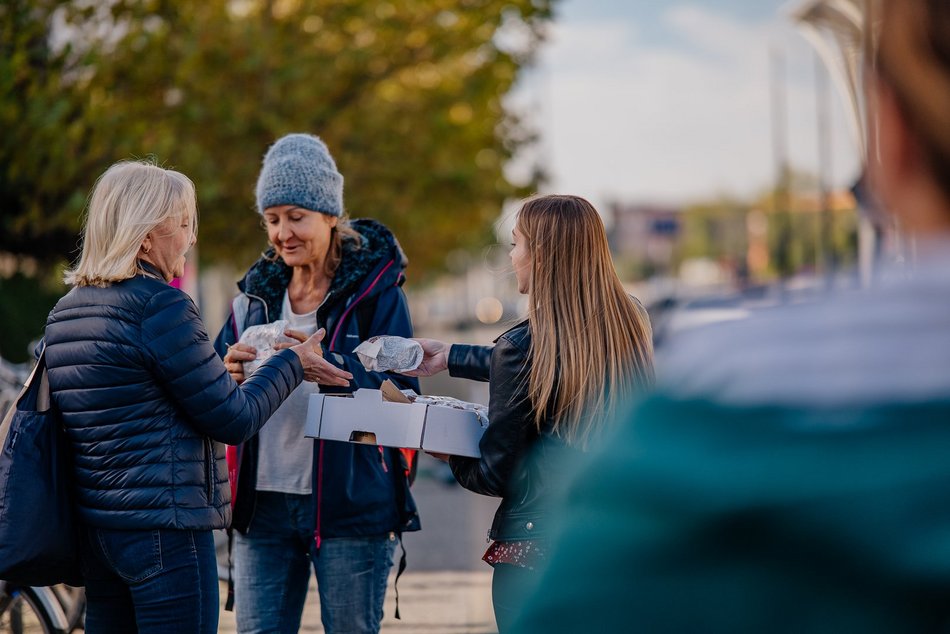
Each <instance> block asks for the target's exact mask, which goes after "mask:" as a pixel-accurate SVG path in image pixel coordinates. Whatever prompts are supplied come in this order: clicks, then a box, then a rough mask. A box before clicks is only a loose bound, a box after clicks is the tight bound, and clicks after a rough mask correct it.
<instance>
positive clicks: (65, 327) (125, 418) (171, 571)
mask: <svg viewBox="0 0 950 634" xmlns="http://www.w3.org/2000/svg"><path fill="white" fill-rule="evenodd" d="M195 222H196V206H195V190H194V185H193V184H192V183H191V181H190V180H189V179H188V178H187V177H185V176H184V175H182V174H180V173H178V172H174V171H171V170H166V169H163V168H160V167H157V166H155V165H152V164H149V163H144V162H121V163H117V164H115V165H113V166H112V167H111V168H109V169H108V170H107V171H106V172H105V173H104V174H103V175H102V176H101V177H100V178H99V180H98V181H97V183H96V186H95V189H94V190H93V193H92V196H91V198H90V202H89V209H88V217H87V220H86V225H85V227H84V230H83V246H82V253H81V256H80V259H79V262H78V264H77V265H76V267H75V268H74V269H72V270H70V271H69V272H67V274H66V282H67V283H69V284H71V285H73V286H74V288H73V289H72V290H71V291H70V292H69V293H67V294H66V296H65V297H63V298H62V299H61V300H60V301H59V303H57V305H56V306H55V308H53V311H52V312H51V313H50V316H49V320H48V322H47V325H46V334H45V345H46V363H47V367H48V368H49V381H50V387H51V390H52V395H53V401H54V403H55V405H56V406H57V407H58V408H59V409H60V410H61V411H62V417H63V422H64V425H65V427H66V431H67V434H68V436H69V438H70V440H71V442H72V447H73V450H74V462H75V483H76V491H77V500H78V505H79V513H80V517H81V520H82V531H83V536H82V541H81V544H82V546H81V548H82V556H83V573H84V576H85V583H86V597H87V615H86V631H87V632H89V634H97V633H99V632H135V631H138V632H174V633H175V634H182V633H184V632H215V631H216V630H217V623H218V610H219V607H218V581H217V574H216V563H215V556H214V542H213V539H212V533H211V530H212V529H216V528H224V527H226V526H227V525H228V523H229V522H230V488H229V486H228V475H227V468H226V466H225V461H224V446H223V445H222V444H221V443H238V442H241V441H243V440H246V439H247V438H249V437H251V436H252V435H254V434H255V433H257V431H258V430H259V429H260V427H261V426H262V425H263V424H264V422H265V421H267V419H268V418H269V417H270V416H271V414H272V413H273V412H274V410H276V409H277V407H278V406H279V405H280V403H281V402H282V401H283V400H284V399H285V398H286V397H287V396H288V395H289V394H290V393H291V392H292V391H293V389H294V388H295V387H297V385H298V384H299V383H300V382H301V381H302V380H310V381H319V382H320V383H322V384H332V385H347V384H348V379H349V378H350V376H349V374H348V373H346V372H344V371H342V370H339V369H337V368H335V367H334V366H332V365H330V364H329V363H327V362H326V361H325V360H324V359H323V358H322V357H321V356H320V348H319V345H318V342H319V340H320V338H321V337H322V332H318V333H316V334H315V335H314V336H313V337H312V338H310V339H309V340H307V341H306V342H304V343H301V344H298V345H296V346H293V347H292V348H290V349H285V350H281V351H280V352H278V353H277V354H276V355H274V356H273V357H272V358H271V359H269V360H268V361H266V362H265V363H264V364H263V366H262V367H261V368H260V369H259V370H258V372H256V373H255V374H254V375H252V376H251V377H249V378H248V380H247V381H245V382H244V384H243V385H241V386H238V385H237V384H236V383H235V382H234V380H233V379H232V378H231V377H230V376H229V375H228V373H227V371H226V370H225V367H224V364H223V363H222V362H221V360H220V359H219V357H218V355H217V354H215V351H214V349H213V348H212V345H211V342H210V341H209V340H208V336H207V334H206V333H205V330H204V327H203V325H202V323H201V320H200V318H199V316H198V311H197V309H196V307H195V305H194V303H192V301H191V299H190V298H189V297H188V296H187V295H186V294H184V293H183V292H182V291H180V290H178V289H176V288H174V287H172V286H169V284H168V282H170V281H171V280H172V279H173V278H175V277H180V276H181V275H182V273H183V268H184V263H185V253H186V252H187V251H188V250H189V249H190V248H191V246H192V245H193V244H194V243H195V236H196V227H195Z"/></svg>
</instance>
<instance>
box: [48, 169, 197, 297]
mask: <svg viewBox="0 0 950 634" xmlns="http://www.w3.org/2000/svg"><path fill="white" fill-rule="evenodd" d="M197 215H198V212H197V204H196V201H195V186H194V183H192V182H191V180H190V179H189V178H188V177H187V176H185V175H184V174H181V173H179V172H176V171H174V170H169V169H165V168H163V167H159V166H157V165H155V164H154V163H151V162H148V161H120V162H118V163H116V164H114V165H113V166H112V167H110V168H109V169H107V170H106V171H105V172H104V173H103V174H102V176H100V177H99V179H98V180H97V181H96V184H95V187H93V190H92V195H91V196H90V197H89V205H88V208H87V212H86V219H85V223H84V224H83V230H82V251H81V253H80V255H79V262H78V263H77V264H76V266H75V267H74V268H72V269H70V270H68V271H66V274H65V276H64V278H63V279H64V281H65V282H66V283H67V284H73V285H75V286H109V285H110V284H112V283H114V282H121V281H122V280H126V279H129V278H130V277H134V276H135V275H137V274H138V273H139V272H140V271H141V267H140V265H139V262H138V254H139V249H140V248H141V246H142V241H143V240H145V236H146V235H147V234H148V233H149V232H150V231H153V230H154V229H156V228H157V227H158V226H159V225H161V224H163V223H164V222H165V221H166V220H168V219H169V218H174V217H187V218H188V219H189V220H191V221H192V223H191V224H192V227H193V230H194V231H197V230H198V226H197V225H198V223H197Z"/></svg>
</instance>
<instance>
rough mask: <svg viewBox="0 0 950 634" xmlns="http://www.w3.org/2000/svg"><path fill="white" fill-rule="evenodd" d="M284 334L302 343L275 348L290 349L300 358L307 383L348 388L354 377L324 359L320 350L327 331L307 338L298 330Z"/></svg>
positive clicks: (322, 330)
mask: <svg viewBox="0 0 950 634" xmlns="http://www.w3.org/2000/svg"><path fill="white" fill-rule="evenodd" d="M284 334H285V335H287V336H288V337H292V338H293V339H296V340H297V341H300V342H301V343H298V344H297V345H291V344H289V343H287V344H277V345H276V346H274V347H275V348H280V349H283V348H290V349H291V350H293V351H294V352H296V353H297V356H298V357H300V363H301V364H302V365H303V378H304V380H305V381H312V382H314V383H318V384H320V385H335V386H338V387H347V386H349V384H350V380H351V379H352V378H353V375H352V374H350V373H349V372H347V371H346V370H341V369H340V368H338V367H336V366H335V365H333V364H332V363H330V362H329V361H327V360H326V359H324V358H323V350H322V349H321V348H320V342H321V341H323V337H324V336H325V335H326V334H327V331H326V329H324V328H321V329H320V330H318V331H317V332H315V333H313V335H312V336H310V337H307V336H306V335H304V334H303V333H301V332H298V331H296V330H286V331H284Z"/></svg>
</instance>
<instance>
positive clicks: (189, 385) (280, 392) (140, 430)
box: [45, 265, 303, 529]
mask: <svg viewBox="0 0 950 634" xmlns="http://www.w3.org/2000/svg"><path fill="white" fill-rule="evenodd" d="M146 268H147V269H148V267H147V265H146ZM148 272H149V274H146V275H138V276H136V277H134V278H131V279H128V280H124V281H122V282H119V283H117V284H113V285H112V286H109V287H106V288H97V287H91V286H85V287H77V288H73V289H72V290H71V291H70V292H69V293H67V294H66V296H64V297H63V298H62V299H61V300H60V301H59V302H58V303H57V304H56V306H55V307H54V308H53V310H52V312H51V313H50V316H49V320H48V321H47V324H46V336H45V342H46V363H47V367H48V368H49V382H50V388H51V391H52V396H53V401H54V403H55V405H56V406H57V407H59V409H60V410H61V411H62V415H63V422H64V424H65V427H66V432H67V434H68V436H69V438H70V440H71V441H72V446H73V448H74V450H75V456H74V461H75V470H76V486H77V492H78V503H79V510H80V514H81V517H82V519H83V521H84V522H85V523H86V524H88V525H91V526H97V527H101V528H112V529H155V528H177V529H212V528H224V527H225V526H227V525H228V524H229V522H230V519H231V505H230V502H231V490H230V487H229V486H228V472H227V466H226V464H225V460H224V453H225V452H224V445H222V444H221V443H238V442H242V441H244V440H246V439H247V438H249V437H251V436H253V435H254V434H255V433H257V431H258V430H259V429H260V427H261V426H262V425H263V424H264V422H265V421H266V420H267V419H268V418H269V417H270V416H271V414H272V413H273V412H274V411H275V410H276V409H277V407H278V406H279V405H280V403H281V402H282V401H283V400H284V399H285V398H286V397H287V396H288V395H289V394H290V393H291V391H293V389H294V388H296V387H297V385H298V384H299V383H300V381H301V380H302V379H303V368H302V366H301V364H300V360H299V358H298V357H297V355H296V353H294V352H293V351H291V350H285V351H282V352H280V353H278V354H276V355H274V356H273V357H272V358H271V359H268V360H267V362H265V363H264V365H263V366H262V367H261V368H260V369H259V370H258V371H257V372H255V373H254V375H253V376H251V377H250V378H249V379H248V380H247V381H245V382H244V384H243V385H242V386H240V387H239V386H238V385H237V384H236V383H235V382H234V380H233V379H232V378H231V377H230V375H228V373H227V371H226V370H225V367H224V364H223V363H222V362H221V359H220V358H219V357H218V355H217V354H215V351H214V348H213V347H212V346H211V342H210V341H209V339H208V335H207V333H206V332H205V329H204V326H203V325H202V323H201V320H200V318H199V316H198V310H197V308H196V307H195V305H194V303H193V302H192V301H191V299H190V298H189V297H188V296H187V295H186V294H185V293H183V292H182V291H180V290H178V289H176V288H173V287H171V286H169V285H168V284H166V283H165V282H164V281H163V280H161V279H160V278H159V277H158V276H157V274H154V271H152V270H149V271H148Z"/></svg>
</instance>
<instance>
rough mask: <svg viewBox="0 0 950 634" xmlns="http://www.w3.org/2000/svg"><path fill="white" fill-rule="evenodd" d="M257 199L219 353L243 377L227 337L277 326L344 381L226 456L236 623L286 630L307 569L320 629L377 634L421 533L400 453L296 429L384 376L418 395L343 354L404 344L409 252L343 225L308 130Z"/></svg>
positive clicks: (377, 227) (277, 146) (293, 142)
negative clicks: (254, 227) (335, 396)
mask: <svg viewBox="0 0 950 634" xmlns="http://www.w3.org/2000/svg"><path fill="white" fill-rule="evenodd" d="M256 196H257V212H258V214H260V219H261V221H262V224H263V226H264V229H265V230H266V231H267V239H268V241H269V243H270V246H269V248H268V250H267V252H266V253H264V254H263V256H262V257H261V258H260V259H259V260H258V261H257V262H255V263H254V264H253V265H252V266H251V268H250V270H249V271H248V272H247V274H246V275H245V276H244V279H242V280H241V281H240V282H239V283H238V287H239V289H240V291H241V293H240V295H238V297H237V298H236V299H235V301H234V302H233V303H232V313H231V315H230V317H229V318H228V320H227V322H226V323H225V325H224V327H223V328H222V329H221V333H220V334H219V335H218V339H217V342H216V345H217V348H218V352H219V353H220V354H221V355H223V357H224V361H225V363H226V365H227V367H228V369H229V371H230V372H231V376H232V377H234V379H235V380H236V381H237V382H238V383H241V382H242V381H244V380H245V376H244V369H243V363H244V362H245V361H250V360H253V359H254V358H255V356H256V350H255V349H254V348H252V347H250V346H248V345H246V344H242V343H236V342H237V341H238V340H239V339H240V336H241V333H242V332H243V331H244V330H245V329H246V328H247V327H249V326H253V325H259V324H266V323H270V322H274V321H276V320H278V319H283V320H287V321H289V322H290V328H291V332H292V333H294V336H295V337H296V338H297V339H304V338H306V337H307V336H308V335H309V334H310V333H312V332H315V331H317V330H318V329H325V330H326V332H327V337H326V339H325V340H324V341H323V342H322V343H323V345H324V346H325V348H324V354H325V356H326V358H327V359H328V360H329V361H330V362H331V363H333V364H334V365H337V366H339V367H340V368H342V369H345V370H347V371H348V372H350V373H352V376H353V380H352V382H351V383H350V384H349V385H348V386H346V387H343V388H339V387H337V386H335V385H334V384H326V385H319V386H317V385H312V384H310V385H304V386H301V387H300V388H298V389H297V390H295V392H294V393H293V394H292V395H291V397H290V398H289V399H287V402H286V403H284V405H282V406H281V408H280V409H279V410H277V412H276V413H275V414H274V415H273V417H272V419H271V422H270V423H269V424H268V425H267V426H266V427H265V428H264V429H262V430H261V433H259V434H258V435H256V436H254V437H253V438H251V439H249V440H248V441H247V442H245V443H244V444H243V445H241V446H240V447H238V448H237V451H236V452H235V453H236V456H235V458H236V459H235V460H234V461H233V462H232V469H233V472H232V473H233V475H232V480H233V482H232V485H234V486H236V487H237V491H236V493H235V502H234V528H235V529H236V530H237V534H236V535H235V536H234V553H233V560H234V598H235V602H236V610H237V613H236V617H237V628H238V631H239V632H241V633H242V634H250V633H252V632H296V631H297V630H298V629H299V628H300V619H301V616H302V614H303V608H304V603H305V600H306V597H307V588H308V586H309V583H310V569H311V567H313V568H314V569H315V571H316V575H317V588H318V590H319V593H320V617H321V620H322V622H323V627H324V630H325V631H326V632H328V633H329V634H334V633H336V632H347V633H349V632H359V633H369V632H378V631H379V627H380V621H381V620H382V618H383V600H384V599H385V596H386V584H387V580H388V578H389V571H390V569H391V568H392V557H393V552H394V550H395V547H396V544H397V540H399V539H400V537H401V535H402V533H403V532H405V531H415V530H419V515H418V513H417V512H416V506H415V502H414V501H413V499H412V494H411V493H410V492H409V474H408V471H409V469H408V463H407V456H406V454H404V453H403V452H402V451H400V450H399V449H392V448H388V447H378V446H375V445H372V446H367V445H360V444H352V443H346V442H333V441H326V440H318V441H316V442H314V440H313V439H312V438H307V437H305V436H304V435H303V423H304V421H305V420H306V418H307V407H308V403H309V398H310V395H311V394H313V393H315V392H316V391H317V390H320V391H321V392H324V393H326V392H352V391H354V390H356V389H358V388H361V387H369V388H378V387H379V386H380V385H381V384H382V382H383V381H384V380H386V379H387V378H392V379H394V380H395V381H396V382H397V383H399V387H400V388H411V389H413V390H415V391H416V392H418V391H419V384H418V381H417V380H416V379H410V378H407V377H404V376H398V375H388V374H385V373H382V372H368V371H366V370H365V369H364V368H363V366H362V364H361V363H360V361H359V359H358V358H357V357H356V355H355V354H354V353H353V350H354V348H356V346H358V345H359V344H360V343H361V342H362V341H364V340H365V339H368V338H369V337H372V336H376V335H397V336H402V337H410V336H412V322H411V320H410V318H409V308H408V303H407V302H406V296H405V294H404V293H403V292H402V288H401V287H402V283H403V281H404V280H405V275H404V273H403V271H404V270H405V267H406V264H407V261H406V257H405V255H404V254H403V252H402V249H401V248H400V247H399V244H398V242H397V241H396V238H395V236H393V234H392V233H391V232H390V231H389V229H387V228H386V227H384V226H383V225H382V224H380V223H378V222H376V221H375V220H370V219H359V220H353V221H350V220H348V219H347V217H346V215H345V213H344V209H343V176H342V175H341V174H340V173H339V172H338V171H337V168H336V163H335V162H334V161H333V158H332V157H331V156H330V152H329V150H328V149H327V146H326V144H325V143H324V142H323V141H322V140H320V139H319V138H317V137H315V136H313V135H309V134H288V135H286V136H284V137H282V138H280V139H278V140H277V142H276V143H274V144H273V145H272V146H271V147H270V149H268V151H267V153H266V155H265V156H264V162H263V165H262V166H261V171H260V175H259V176H258V180H257V188H256ZM250 221H251V220H250V218H249V219H248V222H250Z"/></svg>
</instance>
